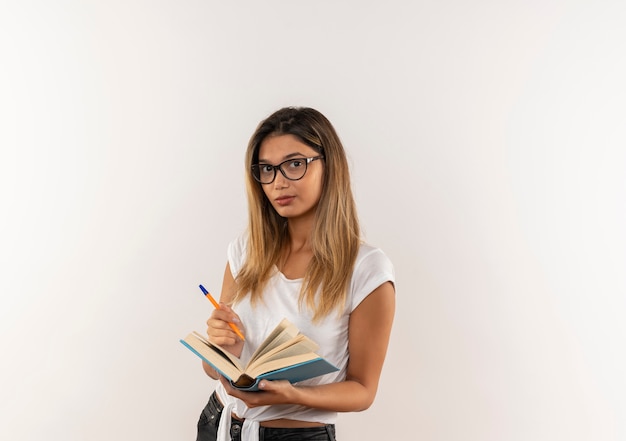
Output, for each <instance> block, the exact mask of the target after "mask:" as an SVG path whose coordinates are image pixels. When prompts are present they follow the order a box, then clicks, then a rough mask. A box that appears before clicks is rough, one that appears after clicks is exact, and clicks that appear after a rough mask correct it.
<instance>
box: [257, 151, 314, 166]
mask: <svg viewBox="0 0 626 441" xmlns="http://www.w3.org/2000/svg"><path fill="white" fill-rule="evenodd" d="M306 157H307V156H306V155H305V154H303V153H300V152H295V153H289V154H288V155H286V156H283V159H282V161H280V162H283V161H286V160H288V159H291V158H306ZM259 162H260V163H261V162H262V163H264V164H269V161H268V160H267V159H264V158H259Z"/></svg>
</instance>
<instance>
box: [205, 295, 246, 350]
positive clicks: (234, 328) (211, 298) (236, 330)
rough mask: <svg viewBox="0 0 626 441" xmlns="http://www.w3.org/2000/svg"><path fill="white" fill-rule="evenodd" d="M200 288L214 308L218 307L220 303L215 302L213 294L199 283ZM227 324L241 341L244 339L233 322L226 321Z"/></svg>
mask: <svg viewBox="0 0 626 441" xmlns="http://www.w3.org/2000/svg"><path fill="white" fill-rule="evenodd" d="M200 289H201V290H202V293H203V294H204V296H205V297H206V298H207V299H209V300H210V301H211V303H213V306H215V309H220V304H219V303H217V301H216V300H215V299H214V298H213V296H212V295H211V294H210V293H209V291H207V290H206V289H205V288H204V286H202V285H200ZM228 326H230V327H231V329H232V330H233V331H235V334H237V335H238V336H239V338H240V339H242V340H243V341H245V340H246V339H245V338H244V336H243V334H242V333H241V331H240V330H239V328H238V327H237V326H236V325H235V324H234V323H230V322H228Z"/></svg>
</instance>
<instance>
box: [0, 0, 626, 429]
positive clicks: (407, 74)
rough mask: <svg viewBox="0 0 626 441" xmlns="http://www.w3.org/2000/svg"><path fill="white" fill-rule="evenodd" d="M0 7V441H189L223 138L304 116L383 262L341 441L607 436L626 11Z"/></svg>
mask: <svg viewBox="0 0 626 441" xmlns="http://www.w3.org/2000/svg"><path fill="white" fill-rule="evenodd" d="M624 5H625V4H624V2H622V1H620V0H615V1H602V0H599V1H591V0H588V1H585V0H581V1H565V0H541V1H538V0H537V1H535V0H530V1H527V0H524V1H522V0H520V1H512V0H504V1H502V0H500V1H496V0H493V1H487V0H478V1H473V2H466V1H461V0H442V1H438V2H432V1H415V2H413V1H408V0H407V1H387V2H382V1H379V2H374V1H356V0H352V1H327V0H323V1H316V2H298V1H287V0H282V1H279V0H270V1H239V2H226V1H224V2H216V1H211V0H204V1H195V0H188V1H169V0H161V1H147V0H144V1H141V0H124V1H119V0H113V1H111V0H110V1H106V2H105V1H100V2H97V1H78V0H74V1H72V0H65V1H62V0H61V1H56V2H47V1H34V0H30V1H29V0H24V1H10V0H5V1H3V2H2V4H1V6H0V57H1V61H0V63H1V68H0V145H1V157H0V172H1V173H0V184H1V186H0V196H1V203H2V216H1V218H0V222H1V228H0V240H1V242H0V259H1V260H0V271H1V278H0V296H1V297H0V354H1V363H0V438H1V439H7V440H8V439H11V440H27V441H34V440H40V439H54V440H71V441H73V440H76V441H78V440H83V439H86V440H110V439H117V440H163V441H165V440H168V441H169V440H191V439H195V423H196V420H197V416H198V414H199V412H200V410H201V408H202V406H203V405H204V402H205V401H206V399H207V397H208V395H209V393H210V391H211V390H212V388H213V382H212V381H211V380H209V379H208V378H207V377H206V376H205V375H204V374H203V372H202V370H201V368H200V366H199V363H198V362H197V360H196V359H195V357H194V356H193V355H192V354H190V353H189V352H188V351H187V350H185V349H184V348H183V347H182V345H180V343H178V339H179V338H180V337H182V336H184V335H186V333H187V332H189V331H191V330H198V331H202V330H204V321H205V320H206V318H207V316H208V315H209V314H210V310H211V306H210V304H209V303H208V302H207V301H206V300H205V299H203V298H202V296H201V295H200V292H199V290H198V288H197V285H198V284H199V283H203V284H205V285H206V286H207V287H209V288H210V289H211V290H212V291H214V292H219V289H220V284H221V278H222V272H223V268H224V265H225V262H226V255H225V253H226V246H227V243H228V242H229V241H230V240H231V239H232V238H233V237H235V236H236V235H237V234H238V233H239V232H240V231H241V230H242V228H244V226H245V222H246V201H245V195H244V190H243V152H244V150H245V145H246V142H247V140H248V137H249V136H250V134H251V133H252V131H253V130H254V128H255V126H256V124H257V123H258V122H259V121H260V120H261V119H262V118H264V117H265V116H267V115H268V114H269V113H271V112H272V111H274V110H276V109H277V108H279V107H282V106H285V105H306V106H312V107H315V108H317V109H318V110H320V111H322V112H323V113H324V114H326V115H327V116H328V117H329V119H330V120H331V121H332V122H333V123H334V125H335V126H336V128H337V130H338V132H339V134H340V136H341V137H342V139H343V141H344V143H345V146H346V149H347V151H348V154H349V157H350V163H351V166H352V172H353V181H354V188H355V192H356V197H357V202H358V204H359V212H360V216H361V220H362V224H363V230H364V236H365V238H366V239H367V240H368V241H369V242H371V243H372V244H374V245H376V246H379V247H381V248H383V249H384V250H385V251H386V253H387V254H388V255H389V256H390V257H391V259H392V260H393V262H394V263H395V266H396V271H397V297H398V310H397V315H396V322H395V325H394V330H393V335H392V342H391V347H390V350H389V354H388V359H387V362H386V365H385V369H384V373H383V378H382V381H381V385H380V389H379V393H378V396H377V400H376V403H375V404H374V406H373V407H372V408H370V409H369V410H368V411H366V412H363V413H359V414H346V415H342V416H341V418H340V421H339V426H338V435H339V439H340V441H355V440H378V439H415V440H429V441H456V440H463V441H471V440H481V441H502V440H507V441H516V440H520V441H528V440H533V441H540V440H563V439H567V440H573V441H579V440H593V441H597V440H626V423H625V421H626V398H625V396H626V380H625V379H624V378H625V377H624V372H625V371H626V361H624V357H623V352H624V346H625V343H626V326H625V325H624V321H623V319H622V316H623V314H624V311H626V297H625V295H624V294H625V293H626V276H625V274H626V271H625V268H626V228H625V227H624V226H625V225H626V207H625V201H626V129H625V127H626V125H625V124H624V121H625V120H626V106H625V104H624V103H626V86H625V84H626V83H625V81H624V78H626V62H625V57H624V54H626V26H624V23H626V6H624Z"/></svg>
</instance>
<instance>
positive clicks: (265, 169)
mask: <svg viewBox="0 0 626 441" xmlns="http://www.w3.org/2000/svg"><path fill="white" fill-rule="evenodd" d="M259 170H260V171H261V173H272V172H273V171H274V167H273V166H271V165H269V164H259Z"/></svg>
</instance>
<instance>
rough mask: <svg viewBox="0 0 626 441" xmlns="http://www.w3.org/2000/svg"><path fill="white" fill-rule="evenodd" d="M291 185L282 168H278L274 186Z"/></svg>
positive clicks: (283, 186)
mask: <svg viewBox="0 0 626 441" xmlns="http://www.w3.org/2000/svg"><path fill="white" fill-rule="evenodd" d="M287 186H289V179H287V178H285V176H283V174H282V172H281V171H280V170H276V177H275V178H274V188H285V187H287Z"/></svg>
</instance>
